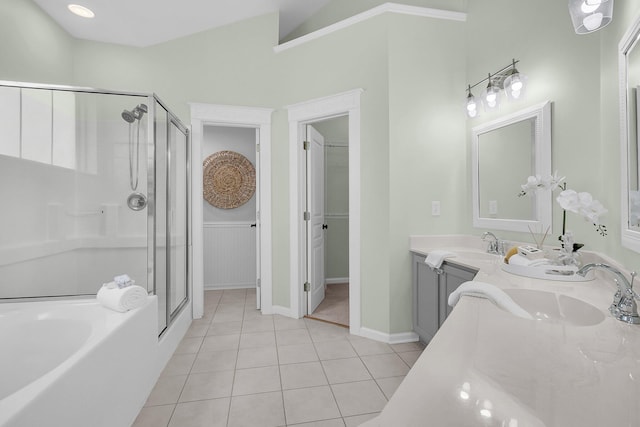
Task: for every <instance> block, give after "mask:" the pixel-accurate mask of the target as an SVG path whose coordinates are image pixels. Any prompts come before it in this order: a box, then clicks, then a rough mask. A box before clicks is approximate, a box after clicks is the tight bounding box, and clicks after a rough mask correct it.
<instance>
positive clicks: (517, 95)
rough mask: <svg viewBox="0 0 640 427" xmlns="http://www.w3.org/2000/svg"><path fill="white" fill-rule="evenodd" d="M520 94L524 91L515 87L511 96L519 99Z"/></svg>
mask: <svg viewBox="0 0 640 427" xmlns="http://www.w3.org/2000/svg"><path fill="white" fill-rule="evenodd" d="M520 94H522V91H519V90H513V89H512V90H511V97H512V98H513V99H518V98H520Z"/></svg>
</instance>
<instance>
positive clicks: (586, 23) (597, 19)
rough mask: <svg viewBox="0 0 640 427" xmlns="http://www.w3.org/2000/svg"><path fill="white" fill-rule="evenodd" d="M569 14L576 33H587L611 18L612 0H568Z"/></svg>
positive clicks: (603, 25) (608, 21)
mask: <svg viewBox="0 0 640 427" xmlns="http://www.w3.org/2000/svg"><path fill="white" fill-rule="evenodd" d="M569 14H570V15H571V22H572V23H573V29H574V30H575V32H576V34H588V33H591V32H593V31H597V30H599V29H600V28H603V27H605V26H606V25H607V24H609V23H610V22H611V20H612V19H613V0H569Z"/></svg>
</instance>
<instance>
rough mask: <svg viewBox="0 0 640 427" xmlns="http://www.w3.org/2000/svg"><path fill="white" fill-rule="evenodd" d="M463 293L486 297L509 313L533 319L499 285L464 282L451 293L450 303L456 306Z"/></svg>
mask: <svg viewBox="0 0 640 427" xmlns="http://www.w3.org/2000/svg"><path fill="white" fill-rule="evenodd" d="M512 258H513V257H512ZM462 295H470V296H473V297H478V298H486V299H488V300H490V301H491V302H493V303H494V304H495V305H497V306H498V307H500V308H501V309H503V310H505V311H508V312H509V313H511V314H513V315H515V316H518V317H522V318H523V319H530V320H532V319H533V317H532V316H531V315H530V314H529V313H527V312H526V311H525V310H524V309H523V308H522V307H520V306H519V305H518V304H516V303H515V301H514V300H512V299H511V297H509V295H507V294H506V293H505V292H504V291H503V290H502V289H500V288H498V287H497V286H494V285H490V284H489V283H484V282H475V281H471V282H464V283H463V284H462V285H460V286H459V287H458V289H456V290H455V291H453V292H451V294H450V295H449V305H450V306H451V307H454V306H455V305H456V304H457V303H458V301H459V300H460V297H461V296H462Z"/></svg>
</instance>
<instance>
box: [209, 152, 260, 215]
mask: <svg viewBox="0 0 640 427" xmlns="http://www.w3.org/2000/svg"><path fill="white" fill-rule="evenodd" d="M202 169H203V171H204V173H203V193H204V199H205V200H206V201H207V202H209V204H211V205H212V206H215V207H216V208H220V209H233V208H237V207H238V206H242V205H244V204H245V203H247V202H248V201H249V199H251V197H252V196H253V193H255V191H256V170H255V168H254V167H253V165H252V164H251V162H250V161H249V159H247V158H246V157H245V156H243V155H242V154H240V153H236V152H235V151H218V152H217V153H214V154H212V155H210V156H209V157H207V158H206V159H205V160H204V162H203V163H202Z"/></svg>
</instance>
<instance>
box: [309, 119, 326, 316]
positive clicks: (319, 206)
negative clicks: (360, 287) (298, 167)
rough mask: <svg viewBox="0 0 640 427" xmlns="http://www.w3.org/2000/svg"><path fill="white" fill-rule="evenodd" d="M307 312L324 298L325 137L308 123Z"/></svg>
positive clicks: (312, 310) (313, 308) (311, 311)
mask: <svg viewBox="0 0 640 427" xmlns="http://www.w3.org/2000/svg"><path fill="white" fill-rule="evenodd" d="M307 141H308V146H307V150H306V159H307V209H306V210H307V212H309V220H308V221H307V222H306V223H307V282H308V283H309V291H308V292H307V314H311V313H313V312H314V310H315V309H316V308H317V307H318V305H320V303H321V302H322V300H324V289H325V273H324V137H323V136H322V135H321V134H320V133H319V132H318V131H317V130H315V129H314V128H313V126H310V125H307Z"/></svg>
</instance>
